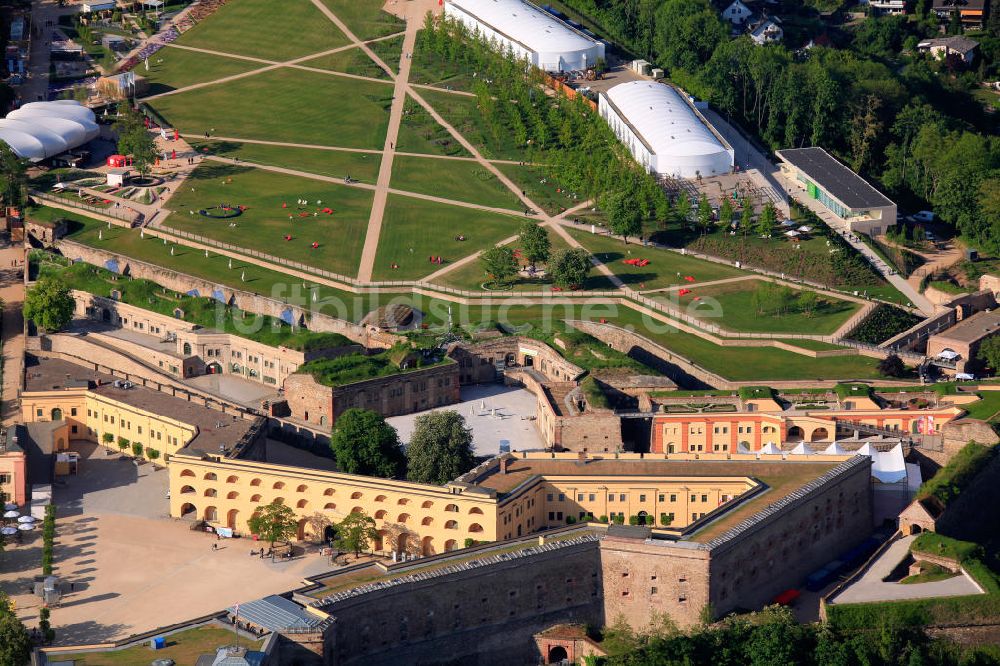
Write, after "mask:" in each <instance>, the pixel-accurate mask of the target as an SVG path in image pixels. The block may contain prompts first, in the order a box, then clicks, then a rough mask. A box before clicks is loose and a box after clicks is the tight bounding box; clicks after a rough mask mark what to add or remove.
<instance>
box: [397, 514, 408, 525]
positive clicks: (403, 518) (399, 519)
mask: <svg viewBox="0 0 1000 666" xmlns="http://www.w3.org/2000/svg"><path fill="white" fill-rule="evenodd" d="M409 519H410V514H408V513H401V514H399V516H397V517H396V522H397V523H405V522H406V521H408V520H409Z"/></svg>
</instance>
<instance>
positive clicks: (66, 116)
mask: <svg viewBox="0 0 1000 666" xmlns="http://www.w3.org/2000/svg"><path fill="white" fill-rule="evenodd" d="M100 133H101V129H100V127H99V126H98V125H97V122H96V120H95V119H94V112H93V111H91V110H90V109H88V108H86V107H85V106H82V105H81V104H80V103H79V102H76V101H73V100H58V101H55V102H30V103H28V104H25V105H24V106H22V107H21V108H19V109H16V110H14V111H11V112H10V113H9V114H7V117H6V118H4V119H2V120H0V139H2V140H4V141H6V142H7V144H8V145H10V147H11V149H12V150H13V151H14V152H15V153H17V154H18V155H19V156H20V157H23V158H25V159H28V160H31V161H33V162H39V161H41V160H44V159H46V158H49V157H53V156H55V155H58V154H60V153H63V152H66V151H67V150H72V149H73V148H77V147H79V146H82V145H83V144H85V143H87V142H88V141H91V140H92V139H95V138H97V137H98V136H99V135H100Z"/></svg>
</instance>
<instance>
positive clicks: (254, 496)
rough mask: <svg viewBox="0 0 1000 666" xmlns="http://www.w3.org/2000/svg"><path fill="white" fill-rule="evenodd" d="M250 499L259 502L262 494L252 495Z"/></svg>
mask: <svg viewBox="0 0 1000 666" xmlns="http://www.w3.org/2000/svg"><path fill="white" fill-rule="evenodd" d="M250 501H251V502H259V501H260V495H252V496H251V497H250Z"/></svg>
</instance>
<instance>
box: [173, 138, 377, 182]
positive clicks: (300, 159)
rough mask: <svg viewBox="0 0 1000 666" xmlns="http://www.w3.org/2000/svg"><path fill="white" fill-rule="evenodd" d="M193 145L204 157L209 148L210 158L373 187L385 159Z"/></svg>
mask: <svg viewBox="0 0 1000 666" xmlns="http://www.w3.org/2000/svg"><path fill="white" fill-rule="evenodd" d="M191 145H192V146H194V147H195V149H196V150H198V151H199V152H202V153H204V151H203V149H204V148H208V152H207V153H204V154H208V155H219V156H221V157H238V158H240V159H241V160H245V161H248V162H254V163H256V164H264V165H267V166H277V167H284V168H286V169H295V170H297V171H307V172H309V173H315V174H319V175H321V176H332V177H334V178H343V177H345V176H350V177H351V178H353V179H355V180H359V181H361V182H362V183H370V184H372V185H374V184H375V182H376V181H377V180H378V167H379V163H380V162H381V161H382V156H381V155H379V154H376V153H355V152H348V151H343V150H322V149H319V148H289V147H287V146H269V145H266V144H259V143H238V142H236V141H215V140H208V141H206V140H204V139H194V140H191Z"/></svg>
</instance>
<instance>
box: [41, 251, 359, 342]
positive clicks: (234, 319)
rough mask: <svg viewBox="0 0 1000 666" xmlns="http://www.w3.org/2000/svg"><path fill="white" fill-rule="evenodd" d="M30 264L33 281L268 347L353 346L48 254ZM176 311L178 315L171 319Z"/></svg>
mask: <svg viewBox="0 0 1000 666" xmlns="http://www.w3.org/2000/svg"><path fill="white" fill-rule="evenodd" d="M31 263H32V267H31V270H32V273H33V274H35V275H37V276H38V277H47V276H55V277H58V278H59V279H61V280H62V281H63V282H64V283H65V284H66V285H67V286H68V287H69V288H70V289H76V290H79V291H85V292H87V293H90V294H94V295H96V296H103V297H105V298H109V297H110V296H111V292H112V290H115V291H117V292H118V294H119V295H118V297H117V299H116V300H118V301H120V302H122V303H125V304H127V305H133V306H135V307H139V308H143V309H145V310H149V311H151V312H156V313H158V314H162V315H166V316H168V317H174V318H178V319H182V320H183V321H186V322H190V323H192V324H197V325H198V326H201V327H203V328H209V329H215V330H219V331H224V332H226V333H232V334H233V335H238V336H240V337H244V338H248V339H250V340H254V341H256V342H261V343H263V344H267V345H270V346H272V347H279V346H280V347H286V348H288V349H294V350H297V351H314V350H319V349H332V348H335V347H345V346H348V345H351V344H353V343H352V342H351V340H349V339H348V338H346V337H345V336H343V335H341V334H340V333H314V332H312V331H308V330H305V329H302V328H292V326H290V325H289V324H288V323H286V322H284V321H282V320H280V319H275V318H273V317H268V316H265V315H257V314H254V313H247V312H243V311H241V310H239V309H237V308H233V307H227V306H225V305H224V304H223V303H221V302H220V301H218V300H216V299H215V298H211V297H207V296H193V295H190V294H180V293H177V292H173V291H170V290H168V289H165V288H163V287H162V286H160V285H158V284H156V283H155V282H151V281H149V280H141V279H130V280H120V279H118V277H119V276H118V275H117V274H116V273H113V272H111V271H109V270H107V269H104V268H100V267H97V266H92V265H90V264H85V263H71V264H69V262H66V261H65V260H62V259H61V258H57V257H55V256H54V255H49V254H48V253H44V252H33V253H32V255H31ZM67 264H69V265H67ZM178 309H180V311H181V314H182V315H183V316H180V317H178V316H177V315H178V312H177V310H178Z"/></svg>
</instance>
